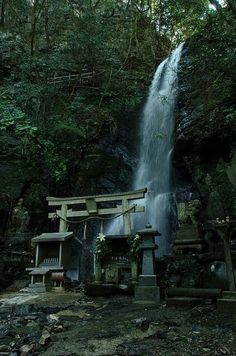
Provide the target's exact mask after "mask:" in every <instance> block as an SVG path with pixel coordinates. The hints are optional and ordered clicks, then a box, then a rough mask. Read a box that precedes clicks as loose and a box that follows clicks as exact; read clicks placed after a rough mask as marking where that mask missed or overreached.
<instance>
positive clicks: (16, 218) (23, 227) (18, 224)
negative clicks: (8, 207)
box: [9, 198, 30, 233]
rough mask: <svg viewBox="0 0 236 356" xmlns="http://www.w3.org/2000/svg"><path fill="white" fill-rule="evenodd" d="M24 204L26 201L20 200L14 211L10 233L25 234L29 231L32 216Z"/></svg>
mask: <svg viewBox="0 0 236 356" xmlns="http://www.w3.org/2000/svg"><path fill="white" fill-rule="evenodd" d="M23 203H24V199H23V198H20V199H19V200H18V201H17V203H16V205H15V207H14V209H13V212H12V216H11V222H10V227H9V230H10V232H16V233H23V232H26V231H27V228H28V225H29V221H30V216H29V213H28V211H27V210H26V208H25V207H24V206H23Z"/></svg>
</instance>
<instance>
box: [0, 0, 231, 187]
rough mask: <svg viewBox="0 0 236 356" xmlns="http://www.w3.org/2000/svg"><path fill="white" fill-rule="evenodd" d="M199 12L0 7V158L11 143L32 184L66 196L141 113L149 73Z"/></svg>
mask: <svg viewBox="0 0 236 356" xmlns="http://www.w3.org/2000/svg"><path fill="white" fill-rule="evenodd" d="M207 12H208V6H207V1H204V0H201V1H187V2H186V1H184V0H178V1H174V0H159V1H156V2H153V1H148V0H144V1H143V0H142V1H141V0H140V1H139V0H138V1H115V2H114V1H111V0H104V1H99V0H92V1H91V0H81V1H71V0H70V1H66V2H65V1H63V0H57V1H53V0H45V1H42V0H35V1H33V2H30V1H27V0H8V1H5V2H4V3H3V7H2V11H1V15H0V26H1V27H0V52H1V55H0V63H1V69H0V80H1V90H0V133H1V140H0V144H1V148H2V149H3V148H4V152H5V151H7V152H8V153H11V151H13V148H12V146H11V144H9V145H8V147H6V144H5V143H3V142H6V140H8V141H9V142H10V138H11V139H12V140H13V141H14V142H16V144H15V145H14V154H17V155H18V156H20V157H21V159H22V161H24V162H27V167H28V170H29V175H30V177H31V179H32V180H33V181H34V180H39V179H41V180H42V181H43V184H44V185H45V186H46V187H47V189H49V190H50V191H54V192H56V193H58V192H63V194H64V193H66V192H71V191H72V190H73V189H74V186H75V185H76V184H77V182H78V181H79V180H80V178H81V177H84V176H86V172H87V171H88V170H89V168H90V167H88V165H92V164H93V162H92V160H91V163H90V161H89V163H88V162H86V157H88V156H89V155H90V156H91V155H93V154H94V153H96V150H97V145H98V144H99V143H100V142H101V141H102V140H103V138H104V136H110V135H111V134H114V133H115V131H116V129H117V127H118V126H119V123H120V120H121V117H124V116H125V117H126V116H127V117H128V116H129V113H131V112H132V111H133V110H134V109H136V108H137V107H138V106H139V105H140V104H141V103H142V101H143V99H144V97H145V95H146V91H147V87H148V84H149V80H150V73H152V72H153V71H154V69H155V66H156V64H158V63H160V62H161V61H162V59H163V58H164V57H166V56H167V55H168V54H169V52H170V50H171V49H172V48H173V47H175V46H176V44H178V43H179V42H180V41H182V40H183V39H185V38H186V36H190V35H192V33H194V32H196V31H198V29H199V28H200V26H202V23H204V22H205V20H206V13H207ZM228 55H229V56H230V55H231V53H230V51H229V53H228ZM217 60H218V59H217ZM222 61H223V58H222ZM227 63H228V62H227ZM227 63H226V64H227ZM190 65H191V66H194V65H195V64H194V63H191V64H190ZM222 65H223V62H222ZM220 80H221V78H218V79H217V77H216V80H215V83H214V87H215V88H216V89H215V90H219V89H217V88H218V87H219V85H220ZM226 84H227V85H226V86H225V93H226V87H227V88H228V89H227V90H228V92H229V91H230V90H231V89H230V88H231V83H230V82H229V83H226ZM224 97H225V98H226V94H225V96H224ZM124 114H125V115H124ZM232 115H234V114H233V113H232V112H231V111H230V112H228V113H227V120H228V121H230V120H232V117H233V116H232ZM160 135H162V133H160V134H159V136H160ZM6 138H7V139H6ZM39 177H40V178H39ZM85 181H86V178H85ZM67 194H68V193H67Z"/></svg>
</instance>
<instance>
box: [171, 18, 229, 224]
mask: <svg viewBox="0 0 236 356" xmlns="http://www.w3.org/2000/svg"><path fill="white" fill-rule="evenodd" d="M234 27H235V23H234V22H232V23H231V24H230V23H229V22H228V21H226V18H221V16H220V15H215V17H214V18H213V19H211V20H210V21H209V23H208V25H207V26H206V31H205V32H204V33H202V34H200V35H199V34H198V35H196V36H194V37H192V38H191V39H190V40H188V41H187V42H186V44H185V48H184V51H183V54H182V59H181V62H180V68H179V95H178V100H177V109H176V144H175V158H174V164H175V169H176V186H177V189H176V193H177V200H178V201H179V202H181V201H188V200H190V199H195V198H197V199H200V200H201V202H202V204H203V218H204V219H213V218H216V217H219V218H225V216H226V215H229V216H231V217H232V216H234V215H236V138H235V137H236V136H235V133H236V107H235V103H234V100H235V94H236V91H235V84H234V78H235V74H236V71H235V42H236V36H235V31H233V29H234ZM226 34H227V35H226Z"/></svg>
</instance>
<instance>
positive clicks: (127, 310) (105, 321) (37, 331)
mask: <svg viewBox="0 0 236 356" xmlns="http://www.w3.org/2000/svg"><path fill="white" fill-rule="evenodd" d="M13 297H14V298H15V300H18V304H13V303H11V302H10V300H11V299H12V298H13ZM16 297H17V298H16ZM22 298H23V296H22ZM23 299H24V298H23ZM23 299H22V303H21V302H19V301H20V300H21V298H20V296H19V295H17V296H16V295H11V296H4V297H3V299H1V301H0V303H1V304H0V355H11V356H16V355H22V356H24V355H45V356H66V355H67V356H69V355H71V356H72V355H79V356H90V355H91V356H92V355H97V356H103V355H104V356H105V355H110V356H136V355H137V356H152V355H164V356H169V355H179V356H182V355H183V356H184V355H206V356H208V355H209V356H210V355H232V356H233V355H236V315H229V314H219V313H218V312H217V311H216V308H215V305H209V304H205V305H204V304H203V305H201V306H197V307H194V308H180V307H178V308H177V307H167V306H166V304H165V303H164V302H163V303H162V304H160V305H158V306H157V305H151V304H150V305H144V304H136V303H134V302H133V299H132V298H131V297H128V296H116V297H111V298H89V297H87V296H86V295H84V294H83V292H80V293H61V294H57V293H54V294H53V293H46V294H42V295H40V296H38V297H37V298H32V299H30V300H28V299H27V298H26V299H27V301H26V300H23Z"/></svg>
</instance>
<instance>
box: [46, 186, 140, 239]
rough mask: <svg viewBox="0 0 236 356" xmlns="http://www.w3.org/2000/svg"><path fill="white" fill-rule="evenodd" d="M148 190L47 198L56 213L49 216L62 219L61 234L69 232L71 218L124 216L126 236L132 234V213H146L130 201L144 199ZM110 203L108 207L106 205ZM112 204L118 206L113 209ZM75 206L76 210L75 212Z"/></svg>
mask: <svg viewBox="0 0 236 356" xmlns="http://www.w3.org/2000/svg"><path fill="white" fill-rule="evenodd" d="M146 192H147V188H143V189H139V190H134V191H130V192H125V193H113V194H104V195H90V196H84V197H71V198H55V197H47V201H48V205H49V206H52V207H54V208H56V207H59V206H60V208H59V209H56V210H55V211H54V212H51V213H49V214H48V217H49V218H50V219H53V218H54V217H55V216H57V217H59V218H60V225H59V232H65V231H67V226H68V219H70V218H77V217H78V218H84V219H85V220H86V219H87V218H88V219H89V218H96V217H97V218H99V217H101V218H102V217H103V216H104V215H113V214H116V215H123V222H124V234H125V235H130V234H131V216H130V214H131V213H137V212H144V210H145V208H144V206H138V205H137V204H130V200H138V199H143V198H144V197H145V194H146ZM106 203H108V207H104V205H105V204H106ZM111 203H113V204H114V203H116V206H113V207H111ZM73 206H74V208H75V210H73Z"/></svg>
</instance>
